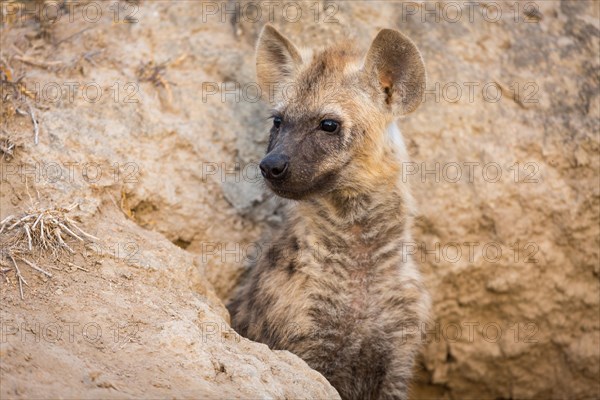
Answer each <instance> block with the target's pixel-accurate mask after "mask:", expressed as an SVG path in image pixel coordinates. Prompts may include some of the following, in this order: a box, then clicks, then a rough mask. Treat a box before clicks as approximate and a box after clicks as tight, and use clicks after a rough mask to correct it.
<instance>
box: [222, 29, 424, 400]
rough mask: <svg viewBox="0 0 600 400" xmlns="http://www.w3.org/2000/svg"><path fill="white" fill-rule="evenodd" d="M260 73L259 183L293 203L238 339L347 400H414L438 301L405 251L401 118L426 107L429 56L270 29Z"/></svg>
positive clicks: (237, 301)
mask: <svg viewBox="0 0 600 400" xmlns="http://www.w3.org/2000/svg"><path fill="white" fill-rule="evenodd" d="M256 66H257V75H258V82H259V85H260V86H261V88H263V90H267V91H268V90H270V92H271V93H274V97H273V98H272V99H271V100H272V105H273V107H274V108H273V110H272V117H273V126H272V128H271V131H270V139H269V145H268V149H267V155H266V156H265V158H264V159H263V160H262V162H261V163H260V168H261V172H262V174H263V176H264V178H265V182H266V185H267V186H268V187H269V188H270V189H271V190H272V191H273V192H274V193H275V194H276V195H278V196H280V197H282V198H285V199H291V200H292V201H289V202H287V203H288V204H287V205H286V207H287V217H286V222H285V224H284V226H283V228H282V229H281V231H280V232H279V233H278V235H277V236H276V239H275V241H274V243H273V244H272V246H271V247H270V249H269V251H268V254H267V255H266V256H265V257H262V259H261V260H260V261H259V262H258V263H257V265H256V266H255V267H254V268H253V269H252V270H251V272H250V273H249V276H248V277H247V279H246V281H245V282H244V284H243V285H242V286H241V287H240V288H239V290H238V291H237V293H236V294H235V296H234V299H233V301H232V302H231V303H230V305H229V310H230V312H231V315H232V321H233V326H234V327H235V328H236V329H237V330H238V331H239V333H241V334H242V335H244V336H246V337H248V338H250V339H252V340H255V341H259V342H263V343H266V344H267V345H269V346H270V347H271V348H273V349H285V350H289V351H291V352H293V353H295V354H297V355H298V356H300V357H301V358H303V359H304V360H305V361H306V362H307V363H308V364H309V365H310V366H311V367H312V368H314V369H316V370H317V371H319V372H321V373H322V374H323V375H324V376H325V377H326V378H327V379H328V380H329V382H331V384H332V385H333V386H334V387H335V388H336V389H337V390H338V392H339V393H340V395H341V396H342V398H345V399H388V398H389V399H392V398H393V399H405V398H407V391H408V385H409V383H410V378H411V370H412V367H413V360H414V357H415V353H416V352H417V351H418V348H419V342H420V336H417V335H416V334H415V332H416V330H415V329H414V327H415V326H420V324H421V322H422V321H424V319H425V318H426V317H427V313H428V309H429V297H428V294H427V292H426V290H425V288H424V286H423V283H422V279H421V276H420V274H419V271H418V268H417V266H416V265H415V263H414V262H413V260H412V259H411V258H410V257H409V256H408V255H407V254H405V252H404V251H403V250H404V248H403V243H406V242H408V241H410V240H411V237H410V227H411V218H412V215H413V205H412V200H411V196H410V193H409V190H408V187H407V185H406V184H405V183H403V182H402V180H401V179H400V173H401V164H402V162H406V161H407V154H406V149H405V147H404V143H403V140H402V136H401V134H400V131H399V130H398V128H397V126H396V124H395V118H396V117H397V116H401V115H404V114H407V113H409V112H411V111H413V110H415V109H416V108H417V107H418V106H419V104H420V102H421V96H422V93H423V89H424V85H425V69H424V65H423V60H422V58H421V55H420V53H419V51H418V50H417V48H416V47H415V45H414V44H413V42H412V41H411V40H410V39H408V38H407V37H406V36H404V35H402V34H401V33H400V32H398V31H396V30H392V29H384V30H381V31H380V32H379V34H378V35H377V36H376V38H375V39H374V40H373V42H372V43H371V46H370V48H369V49H368V51H367V53H366V55H365V54H364V53H361V52H360V51H358V50H357V49H355V48H354V47H353V46H352V44H351V43H344V44H338V45H334V46H331V47H329V48H325V49H321V50H313V51H310V50H308V51H307V50H299V49H298V48H297V47H295V46H294V45H293V44H292V43H291V42H290V41H289V40H288V39H287V38H285V37H284V36H283V35H282V34H281V33H279V32H278V31H277V30H276V29H275V28H273V27H272V26H269V25H267V26H265V28H264V29H263V31H262V33H261V35H260V38H259V40H258V46H257V63H256ZM274 87H275V88H280V89H281V90H279V89H277V90H271V89H272V88H274ZM286 88H287V89H289V88H292V89H293V90H284V89H286ZM409 327H410V328H409Z"/></svg>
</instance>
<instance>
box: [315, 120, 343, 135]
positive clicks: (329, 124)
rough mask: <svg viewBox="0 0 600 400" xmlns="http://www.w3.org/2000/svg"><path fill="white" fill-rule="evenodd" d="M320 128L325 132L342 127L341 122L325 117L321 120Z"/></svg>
mask: <svg viewBox="0 0 600 400" xmlns="http://www.w3.org/2000/svg"><path fill="white" fill-rule="evenodd" d="M320 128H321V130H323V131H325V132H329V133H334V132H337V130H338V129H339V128H340V124H339V123H338V122H337V121H334V120H332V119H324V120H323V121H321V125H320Z"/></svg>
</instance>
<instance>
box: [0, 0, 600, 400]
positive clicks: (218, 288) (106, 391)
mask: <svg viewBox="0 0 600 400" xmlns="http://www.w3.org/2000/svg"><path fill="white" fill-rule="evenodd" d="M252 4H254V3H247V2H233V1H229V2H199V1H181V2H166V1H149V0H144V1H139V2H136V1H130V2H121V3H117V2H116V1H115V2H112V1H111V2H97V1H87V0H86V1H83V0H81V1H79V2H75V3H74V4H73V5H71V6H63V8H60V9H59V8H57V7H56V2H48V1H46V2H43V1H28V2H17V1H5V2H3V3H2V12H3V15H2V18H3V19H2V28H0V29H1V30H0V34H1V38H0V46H1V54H0V68H1V73H0V76H1V78H2V103H1V104H2V110H1V116H2V121H1V123H0V128H1V130H0V157H1V161H0V173H1V176H0V178H1V185H2V188H1V191H0V207H1V209H0V220H4V219H5V218H7V217H10V216H14V217H15V218H18V219H21V218H24V217H27V215H34V216H38V215H42V216H43V219H44V221H48V224H52V223H53V222H52V218H54V217H53V216H56V218H58V220H57V221H56V222H57V223H59V222H61V221H62V222H66V221H68V220H67V218H68V219H69V220H70V221H73V223H74V224H75V225H76V226H78V227H79V228H81V229H82V230H83V231H84V232H85V233H87V234H88V235H90V236H85V235H84V234H83V233H81V232H79V231H76V230H75V228H71V230H73V231H74V232H73V233H74V234H75V235H76V236H79V237H80V238H81V240H79V239H77V238H76V237H75V236H73V235H70V234H69V233H68V232H67V231H65V230H64V229H63V228H59V230H60V232H62V234H63V235H64V240H65V245H66V246H68V247H69V248H70V249H71V251H72V252H71V251H70V250H69V249H68V248H67V247H65V246H62V245H59V247H58V248H59V249H58V250H56V249H55V250H53V248H47V249H45V250H44V249H42V247H43V243H41V242H38V241H37V240H38V237H39V236H36V235H38V234H37V232H38V231H37V230H32V231H31V232H30V234H29V235H30V236H32V247H31V248H32V250H29V245H28V238H27V232H26V229H25V227H24V226H25V224H26V223H30V224H29V227H31V226H33V225H34V221H35V218H37V217H35V218H32V219H30V220H27V219H26V220H24V221H23V223H21V224H17V225H15V226H14V227H13V226H12V225H14V224H15V222H16V221H17V220H18V219H15V220H14V221H15V222H13V220H11V223H10V224H5V230H4V231H3V232H2V233H0V235H1V236H0V241H1V244H2V260H1V261H0V262H1V263H2V264H1V265H0V269H1V270H2V271H6V273H4V274H2V275H0V278H2V279H3V280H2V282H1V283H0V291H1V292H0V304H1V310H0V323H1V330H0V333H1V335H2V336H1V337H0V361H1V362H0V379H1V382H2V384H1V385H0V395H1V396H2V397H3V398H32V397H36V398H40V397H46V398H55V397H63V398H64V397H67V398H79V397H86V398H98V397H102V398H124V397H128V398H131V397H137V398H140V397H153V398H157V397H177V398H180V397H198V396H202V397H210V398H220V397H237V398H259V397H260V398H264V397H270V398H284V397H285V398H336V397H337V393H336V392H335V390H334V389H333V388H332V387H331V386H330V385H329V384H328V383H327V382H326V381H325V379H324V378H323V377H322V376H320V375H319V374H318V373H316V372H315V371H312V370H311V369H310V368H308V366H307V365H306V364H305V363H304V362H303V361H302V360H300V359H299V358H298V357H296V356H294V355H292V354H290V353H287V352H281V351H270V350H269V349H268V348H267V347H266V346H264V345H261V344H257V343H253V342H250V341H248V340H246V339H244V338H240V337H239V336H237V334H235V332H233V331H232V330H231V328H230V327H229V325H228V319H229V316H228V314H227V311H226V310H225V308H224V307H223V301H224V300H226V299H227V297H228V296H229V295H230V293H231V290H232V288H233V287H234V286H235V284H236V282H237V280H238V277H239V276H240V274H241V273H242V272H243V271H244V269H245V268H246V266H247V265H248V263H249V261H251V259H252V258H254V257H256V256H258V255H259V254H260V251H261V249H262V247H261V243H263V240H267V239H265V238H266V237H268V234H269V232H271V231H272V230H273V229H274V228H275V227H276V226H277V225H278V224H279V223H280V221H281V216H280V215H279V213H278V209H279V206H280V201H278V200H277V199H274V198H271V197H268V196H267V195H266V194H265V193H264V191H263V187H262V186H261V183H260V179H257V176H256V172H257V171H256V164H255V163H256V162H257V161H258V160H260V158H261V155H262V154H263V152H264V148H265V144H266V132H267V128H266V127H267V125H268V121H267V120H266V116H267V111H266V110H267V107H266V106H265V105H264V104H262V103H260V102H259V101H258V99H257V96H256V93H255V86H254V84H253V82H254V72H255V71H254V60H253V57H254V55H253V51H254V48H253V46H254V43H255V40H256V37H257V34H258V32H259V31H260V28H261V26H262V25H263V24H264V23H265V22H267V21H269V20H272V22H273V23H274V24H275V25H276V26H277V27H278V28H280V29H281V30H282V31H283V32H284V33H285V34H286V35H288V36H289V37H291V38H293V39H294V41H295V42H296V43H298V44H301V45H306V46H313V45H325V44H327V43H329V42H333V41H336V40H355V41H357V42H358V43H360V44H362V45H365V46H366V45H367V44H368V43H369V41H370V40H371V38H372V37H374V35H375V34H376V32H377V30H378V29H379V28H382V27H395V28H398V29H400V30H401V31H403V32H404V33H406V34H407V35H408V36H410V37H411V38H413V40H414V41H415V43H417V45H418V47H419V48H420V49H421V51H422V53H423V56H424V58H425V62H426V66H427V73H428V80H429V83H428V89H429V90H428V92H427V94H426V97H425V99H424V101H423V104H422V105H421V107H420V108H419V109H418V110H417V111H416V112H415V113H414V114H412V115H410V116H408V117H407V118H405V119H404V120H402V121H400V126H401V129H402V130H403V132H404V136H405V139H406V141H407V144H408V147H409V151H410V154H411V157H412V159H413V160H414V163H413V164H408V165H406V167H405V178H406V180H407V182H410V184H411V186H412V190H413V193H414V195H415V198H416V200H417V203H418V205H419V216H418V219H417V224H416V232H415V243H413V244H409V245H408V246H407V251H409V252H412V253H414V255H415V257H416V258H417V260H418V261H419V264H420V265H421V267H422V269H423V271H424V275H425V277H426V280H427V285H428V287H429V289H430V291H431V293H432V296H433V300H434V310H433V316H434V321H433V322H432V323H431V324H429V325H427V326H424V327H422V330H423V332H424V334H425V333H427V338H425V337H424V339H423V344H424V345H423V354H422V357H421V359H420V363H419V365H418V371H417V376H418V378H417V381H416V382H415V385H414V390H413V395H412V397H413V398H414V399H420V398H441V399H483V398H486V399H488V398H489V399H492V398H507V399H508V398H515V399H517V398H518V399H540V398H552V399H564V398H568V399H592V398H597V397H598V396H600V384H599V383H598V376H599V374H600V320H599V319H600V317H599V307H600V304H599V302H600V299H599V294H600V288H599V277H600V266H599V250H598V249H599V248H600V243H599V233H600V228H599V222H600V221H599V214H600V202H599V198H600V187H599V183H598V182H599V168H600V162H599V161H600V160H599V137H598V132H597V131H598V121H599V117H600V115H599V113H600V104H599V95H598V93H599V90H598V89H599V77H598V66H599V65H598V64H599V57H598V54H599V46H600V42H599V36H600V35H599V29H600V24H599V23H598V21H599V18H600V10H599V3H597V2H594V1H563V2H559V1H543V2H521V3H514V2H512V1H506V2H505V1H500V2H490V3H485V4H484V3H480V4H479V3H478V4H477V5H471V6H468V5H466V3H463V2H430V3H426V4H424V3H422V2H393V1H392V2H378V1H374V2H335V1H325V2H311V1H308V2H299V3H298V7H296V6H295V5H294V4H292V3H282V5H279V6H277V5H273V6H271V7H272V8H269V7H270V6H268V5H266V4H264V3H263V4H262V5H260V8H257V7H255V6H253V5H252ZM290 4H291V5H290ZM117 6H118V7H117ZM22 7H30V9H31V10H37V12H36V11H34V12H33V13H31V12H30V13H29V14H25V15H23V14H19V13H18V11H17V10H18V9H22ZM36 7H37V8H36ZM69 7H71V8H69ZM259 9H260V10H261V14H260V15H259V14H257V10H259ZM298 10H301V11H300V12H301V14H300V13H298V12H296V11H298ZM432 10H433V11H432ZM458 11H460V13H461V14H460V15H459V14H457V12H458ZM56 13H58V14H56ZM236 16H237V19H236V18H234V17H236ZM52 18H54V20H53V19H52ZM496 19H497V20H496ZM32 121H35V123H33V122H32ZM36 132H37V133H36ZM36 136H37V137H38V139H37V142H38V143H37V144H36V139H35V137H36ZM71 205H73V207H72V209H70V210H68V209H67V208H69V207H70V206H71ZM61 218H63V219H61ZM57 226H58V225H57ZM68 226H72V225H68ZM36 228H39V223H38V225H36ZM54 233H55V231H52V232H48V234H49V235H50V234H54ZM92 236H93V237H95V238H92ZM53 240H55V241H56V240H58V239H56V235H55V236H54V239H53ZM58 243H59V242H58ZM13 254H14V255H15V257H16V258H15V261H16V262H17V265H18V268H19V271H20V273H21V274H22V277H23V279H24V280H25V281H26V282H27V285H25V284H24V283H22V282H21V286H22V287H23V299H22V298H21V295H20V289H19V278H18V276H17V273H16V270H15V268H14V265H13V263H12V260H11V258H10V255H13ZM23 259H25V260H27V261H29V262H32V263H34V264H33V265H35V266H37V267H38V268H41V269H43V270H44V271H46V272H48V273H50V274H51V275H52V276H51V277H49V276H47V275H46V274H44V273H42V272H40V271H36V270H35V269H33V268H32V267H31V266H30V265H28V264H27V263H26V261H23Z"/></svg>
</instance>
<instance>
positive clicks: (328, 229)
mask: <svg viewBox="0 0 600 400" xmlns="http://www.w3.org/2000/svg"><path fill="white" fill-rule="evenodd" d="M379 156H380V157H379V159H374V160H373V159H371V160H369V163H370V164H372V165H376V164H385V166H386V167H385V168H376V167H374V168H373V169H372V170H371V171H367V172H368V174H365V175H364V177H362V178H361V177H358V178H357V179H358V180H359V181H358V182H356V183H354V184H352V185H350V187H346V188H343V189H340V190H334V191H331V192H328V193H325V194H323V195H321V196H318V197H314V198H311V199H308V200H307V201H302V202H299V203H296V204H295V206H294V208H293V209H292V213H293V214H295V215H294V216H295V217H296V218H294V219H295V220H297V221H298V220H302V221H303V222H302V223H301V224H302V226H303V227H304V232H305V233H310V234H311V235H314V236H315V237H317V238H318V237H328V238H336V235H337V233H341V235H338V236H341V237H338V238H337V239H339V240H336V246H338V247H344V246H356V245H361V246H367V247H369V248H374V247H373V246H376V245H385V243H388V242H397V241H401V240H409V239H410V233H409V230H410V222H411V216H412V214H413V211H412V199H411V196H410V192H409V190H408V187H407V184H406V183H405V182H402V179H401V163H402V162H403V161H404V160H407V158H406V157H407V156H406V148H405V147H404V143H403V141H402V136H401V135H400V131H399V130H398V128H397V126H396V124H395V123H391V124H390V125H389V126H388V128H387V130H386V132H385V141H384V143H383V144H382V149H381V152H380V154H379ZM360 168H362V169H365V168H369V165H366V166H361V167H360ZM374 173H375V174H378V175H377V176H373V174H374ZM361 179H362V180H364V182H360V180H361ZM373 181H375V183H373ZM363 183H364V184H363ZM328 240H329V239H328ZM332 240H333V239H332Z"/></svg>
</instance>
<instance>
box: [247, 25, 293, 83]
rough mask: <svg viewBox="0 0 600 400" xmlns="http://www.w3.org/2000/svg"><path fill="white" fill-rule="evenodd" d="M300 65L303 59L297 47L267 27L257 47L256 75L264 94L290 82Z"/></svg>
mask: <svg viewBox="0 0 600 400" xmlns="http://www.w3.org/2000/svg"><path fill="white" fill-rule="evenodd" d="M300 64H302V57H301V56H300V52H299V51H298V49H297V48H296V46H294V45H293V44H292V42H290V41H289V40H288V39H287V38H286V37H285V36H283V35H282V34H281V33H279V31H278V30H277V29H275V28H273V27H272V26H271V25H269V24H267V25H265V26H264V28H263V29H262V32H261V33H260V36H259V38H258V44H257V47H256V75H257V78H258V84H259V85H260V87H261V89H262V91H263V93H264V92H266V91H267V90H269V91H270V90H272V88H273V86H274V85H278V84H284V83H285V82H287V81H290V80H291V79H292V77H293V75H294V71H295V69H296V67H297V66H298V65H300Z"/></svg>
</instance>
